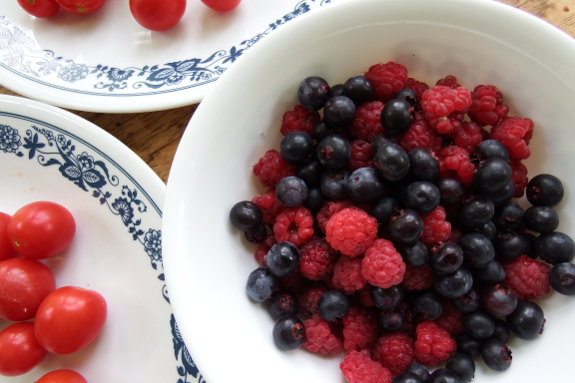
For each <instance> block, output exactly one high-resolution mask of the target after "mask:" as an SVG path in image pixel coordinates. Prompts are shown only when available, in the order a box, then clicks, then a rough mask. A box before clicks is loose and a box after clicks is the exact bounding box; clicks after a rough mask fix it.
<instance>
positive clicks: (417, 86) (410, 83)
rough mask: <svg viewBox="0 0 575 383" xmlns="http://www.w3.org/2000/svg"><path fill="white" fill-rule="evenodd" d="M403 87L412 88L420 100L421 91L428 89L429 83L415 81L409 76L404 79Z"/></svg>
mask: <svg viewBox="0 0 575 383" xmlns="http://www.w3.org/2000/svg"><path fill="white" fill-rule="evenodd" d="M405 87H406V88H407V89H411V90H413V91H414V92H415V95H416V96H417V99H418V100H421V97H422V96H423V92H425V91H426V90H428V89H429V85H427V84H426V83H424V82H421V81H417V80H416V79H413V78H411V77H409V78H408V79H407V81H405Z"/></svg>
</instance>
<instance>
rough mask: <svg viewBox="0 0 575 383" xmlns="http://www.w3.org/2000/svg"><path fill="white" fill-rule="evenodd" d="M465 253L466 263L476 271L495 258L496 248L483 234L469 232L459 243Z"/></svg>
mask: <svg viewBox="0 0 575 383" xmlns="http://www.w3.org/2000/svg"><path fill="white" fill-rule="evenodd" d="M458 244H459V247H461V250H462V251H463V257H464V259H465V263H466V264H467V265H469V266H470V267H472V268H474V269H480V268H483V267H485V266H487V264H488V263H489V262H491V261H492V260H493V258H494V257H495V248H494V247H493V244H492V243H491V241H490V240H489V238H487V237H486V236H484V235H483V234H481V233H477V232H469V233H467V234H465V235H463V237H461V239H460V240H459V242H458Z"/></svg>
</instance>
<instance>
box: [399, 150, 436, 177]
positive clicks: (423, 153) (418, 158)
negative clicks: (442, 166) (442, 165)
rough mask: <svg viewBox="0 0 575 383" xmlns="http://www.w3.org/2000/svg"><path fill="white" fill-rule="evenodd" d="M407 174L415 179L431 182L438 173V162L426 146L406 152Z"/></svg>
mask: <svg viewBox="0 0 575 383" xmlns="http://www.w3.org/2000/svg"><path fill="white" fill-rule="evenodd" d="M407 157H408V158H409V175H410V176H412V177H413V178H414V179H416V180H420V181H429V182H433V181H435V179H436V178H437V175H438V174H439V162H438V161H437V159H436V157H435V155H434V154H433V152H432V151H431V149H428V148H414V149H411V150H410V151H409V153H407Z"/></svg>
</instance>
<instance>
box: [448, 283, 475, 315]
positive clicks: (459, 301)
mask: <svg viewBox="0 0 575 383" xmlns="http://www.w3.org/2000/svg"><path fill="white" fill-rule="evenodd" d="M451 304H452V305H453V307H455V308H456V309H458V310H459V311H461V312H462V313H465V314H467V313H471V312H474V311H475V310H477V309H478V308H479V305H480V304H481V297H480V295H479V293H478V292H477V290H475V289H474V288H471V289H469V291H468V292H466V293H465V294H462V295H460V296H458V297H455V298H453V299H451Z"/></svg>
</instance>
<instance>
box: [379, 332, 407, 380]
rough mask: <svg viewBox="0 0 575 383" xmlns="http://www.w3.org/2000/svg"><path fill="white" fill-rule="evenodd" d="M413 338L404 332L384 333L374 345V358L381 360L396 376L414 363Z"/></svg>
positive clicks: (392, 374)
mask: <svg viewBox="0 0 575 383" xmlns="http://www.w3.org/2000/svg"><path fill="white" fill-rule="evenodd" d="M413 351H414V345H413V340H412V339H411V338H410V337H409V336H408V335H407V334H404V333H402V332H396V333H390V334H384V335H382V336H381V337H380V338H379V339H378V340H377V341H376V342H375V344H374V346H373V351H372V353H373V360H375V361H377V362H379V363H380V364H381V365H382V366H383V367H385V368H387V369H388V370H389V372H391V376H393V377H395V376H397V375H399V374H401V373H403V372H405V371H407V367H408V366H409V365H410V364H411V363H413V361H414V357H413Z"/></svg>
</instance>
